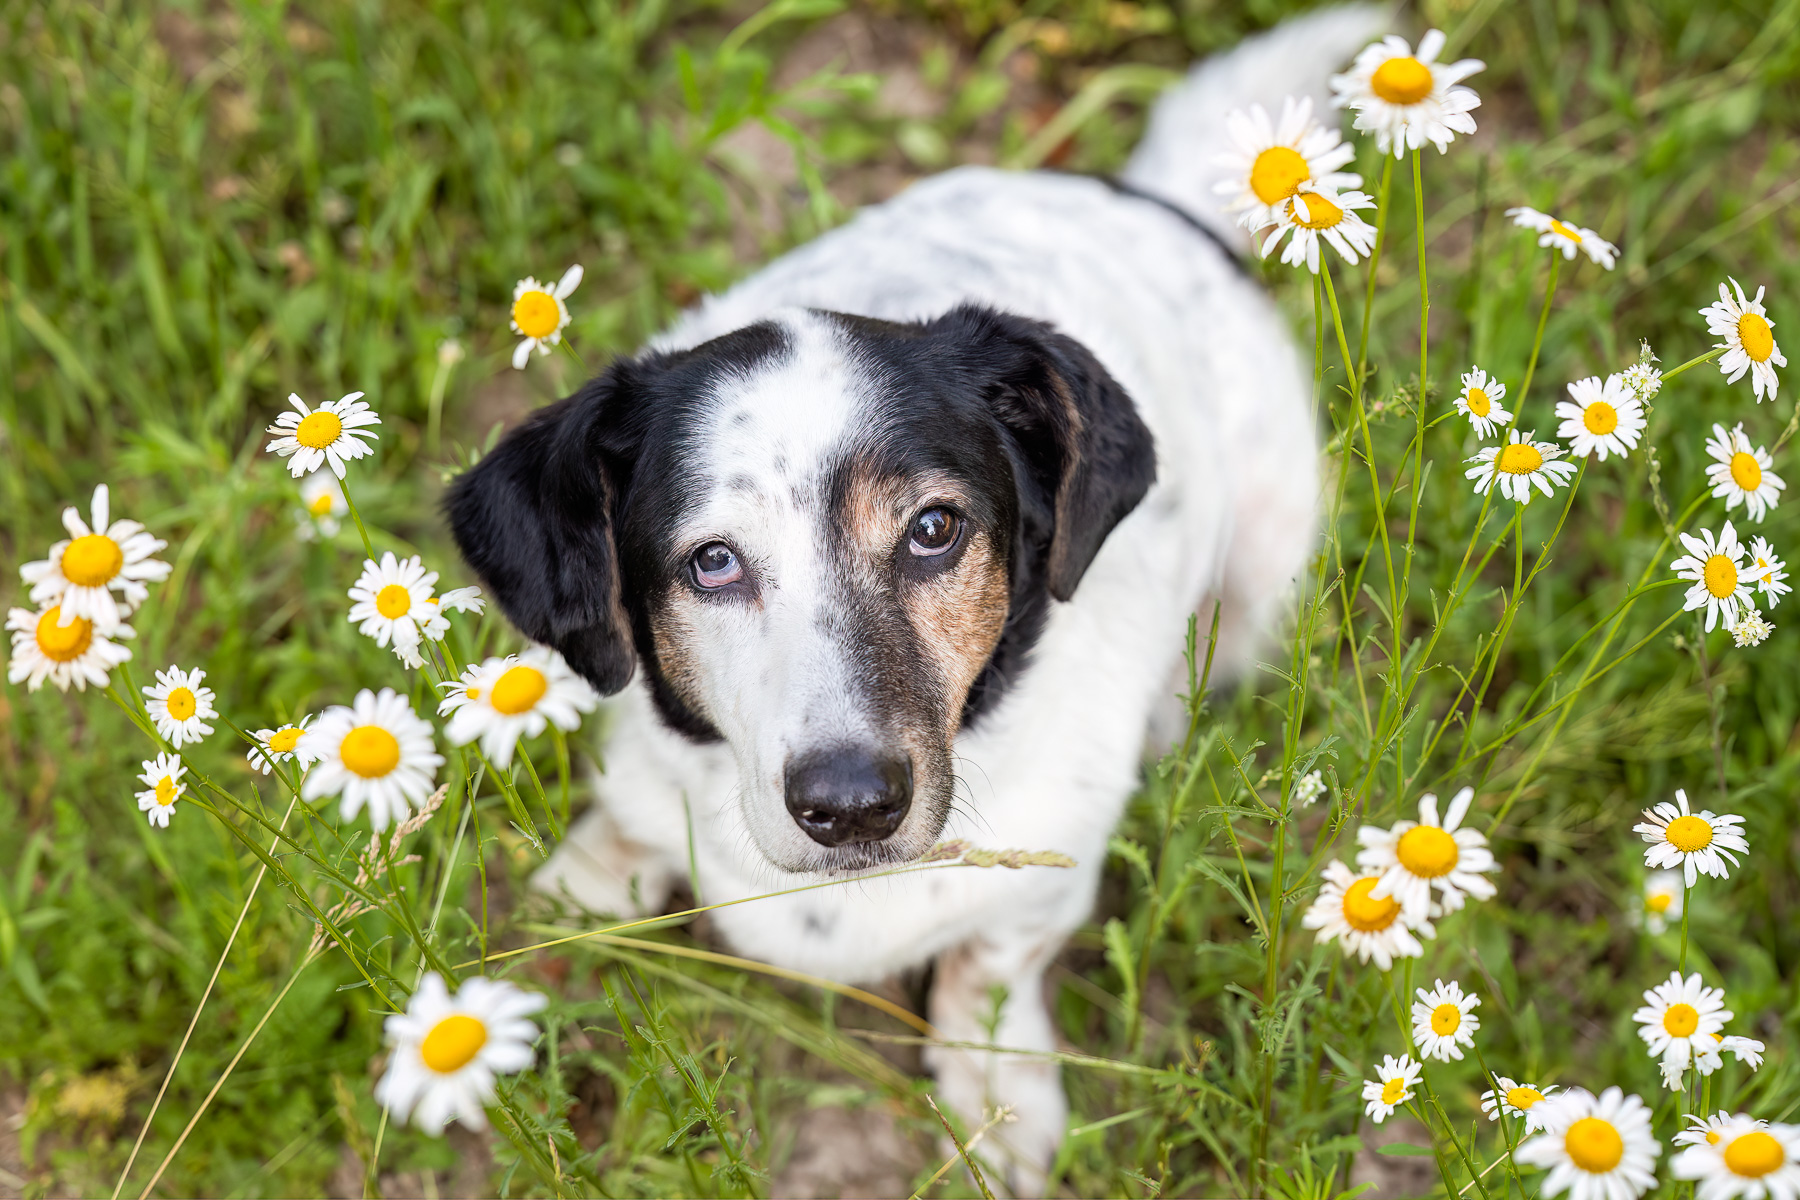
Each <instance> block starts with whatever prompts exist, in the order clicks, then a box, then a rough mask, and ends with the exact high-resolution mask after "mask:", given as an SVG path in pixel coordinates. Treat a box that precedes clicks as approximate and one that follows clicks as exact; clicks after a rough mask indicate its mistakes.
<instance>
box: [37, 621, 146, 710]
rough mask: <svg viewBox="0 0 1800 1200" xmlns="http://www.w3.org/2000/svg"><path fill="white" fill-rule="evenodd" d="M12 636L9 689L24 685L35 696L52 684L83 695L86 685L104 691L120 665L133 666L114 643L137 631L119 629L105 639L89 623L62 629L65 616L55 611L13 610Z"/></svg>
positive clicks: (128, 654) (127, 652)
mask: <svg viewBox="0 0 1800 1200" xmlns="http://www.w3.org/2000/svg"><path fill="white" fill-rule="evenodd" d="M6 627H7V628H8V629H9V630H11V631H12V660H11V661H10V662H9V663H7V666H6V680H7V682H8V683H23V684H24V685H25V688H26V690H27V691H32V692H35V691H37V690H38V688H40V687H42V686H43V685H44V680H46V679H48V680H49V681H50V682H51V683H52V684H54V685H55V686H56V688H57V690H58V691H64V692H66V691H68V690H69V687H70V685H74V688H75V690H76V691H78V692H85V691H86V690H87V686H88V684H90V683H91V684H93V685H94V686H95V687H97V688H103V687H105V686H106V680H107V675H108V673H109V672H111V671H112V669H113V668H114V667H116V666H118V665H119V664H120V663H125V662H130V661H131V651H130V649H128V648H127V647H125V646H121V645H119V644H118V643H117V642H115V641H113V639H114V638H132V637H136V636H137V631H136V630H134V629H132V627H131V626H129V625H117V626H114V627H113V628H112V629H110V630H108V631H106V632H105V633H102V632H100V630H99V629H97V628H95V626H94V623H93V622H92V621H90V620H88V619H87V618H85V617H77V618H75V620H73V621H71V622H69V623H68V624H67V625H65V624H63V617H62V610H61V609H60V608H59V607H58V606H56V605H51V606H50V607H49V608H46V609H44V610H43V611H42V612H32V611H31V610H30V609H28V608H12V609H8V610H7V612H6Z"/></svg>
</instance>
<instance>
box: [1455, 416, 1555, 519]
mask: <svg viewBox="0 0 1800 1200" xmlns="http://www.w3.org/2000/svg"><path fill="white" fill-rule="evenodd" d="M1535 436H1536V435H1535V434H1533V433H1530V432H1525V433H1521V432H1519V431H1518V430H1516V429H1515V430H1513V432H1512V437H1511V439H1510V440H1509V441H1508V442H1507V443H1506V444H1505V445H1504V446H1486V447H1483V448H1482V449H1481V450H1478V451H1476V453H1475V456H1474V457H1473V458H1469V459H1465V460H1464V461H1465V462H1470V463H1474V464H1475V465H1474V466H1472V467H1470V468H1469V469H1468V470H1467V471H1464V472H1463V478H1465V479H1473V480H1474V481H1475V493H1476V495H1480V494H1481V493H1483V492H1485V491H1487V490H1488V489H1489V488H1491V487H1493V486H1494V481H1495V480H1498V481H1499V482H1500V494H1501V495H1502V496H1505V497H1507V498H1508V499H1509V500H1516V501H1518V502H1519V503H1520V504H1530V503H1531V489H1532V486H1533V485H1536V487H1537V489H1538V490H1539V491H1541V492H1543V493H1544V495H1546V496H1549V495H1552V494H1554V492H1555V490H1556V489H1557V488H1558V487H1561V486H1562V485H1563V484H1566V483H1568V482H1569V480H1570V479H1572V478H1574V476H1575V464H1574V463H1572V462H1568V461H1566V460H1564V459H1563V448H1562V447H1561V446H1558V445H1557V444H1556V443H1555V442H1538V441H1533V440H1532V439H1533V438H1534V437H1535Z"/></svg>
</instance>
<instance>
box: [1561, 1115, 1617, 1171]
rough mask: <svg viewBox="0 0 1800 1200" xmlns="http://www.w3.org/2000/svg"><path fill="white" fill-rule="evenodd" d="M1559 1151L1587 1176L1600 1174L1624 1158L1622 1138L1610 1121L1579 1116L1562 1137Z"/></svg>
mask: <svg viewBox="0 0 1800 1200" xmlns="http://www.w3.org/2000/svg"><path fill="white" fill-rule="evenodd" d="M1563 1149H1564V1150H1566V1151H1568V1153H1569V1161H1570V1162H1572V1163H1574V1164H1575V1165H1576V1166H1578V1167H1580V1168H1581V1169H1582V1170H1584V1171H1586V1172H1588V1173H1589V1174H1591V1175H1604V1174H1606V1173H1607V1172H1608V1171H1610V1170H1612V1169H1613V1168H1614V1167H1616V1166H1618V1165H1619V1160H1620V1159H1622V1158H1624V1157H1625V1139H1624V1138H1622V1137H1620V1136H1619V1131H1618V1130H1617V1129H1614V1128H1613V1127H1612V1125H1611V1123H1610V1122H1607V1121H1602V1120H1601V1119H1600V1118H1599V1117H1583V1118H1581V1120H1579V1121H1577V1122H1575V1123H1574V1124H1573V1125H1571V1126H1569V1131H1568V1132H1567V1133H1565V1134H1563Z"/></svg>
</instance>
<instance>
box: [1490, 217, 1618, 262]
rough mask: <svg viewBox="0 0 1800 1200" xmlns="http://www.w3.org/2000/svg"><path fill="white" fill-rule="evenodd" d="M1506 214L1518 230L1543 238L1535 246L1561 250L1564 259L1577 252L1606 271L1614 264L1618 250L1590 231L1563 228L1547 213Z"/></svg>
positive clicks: (1569, 226)
mask: <svg viewBox="0 0 1800 1200" xmlns="http://www.w3.org/2000/svg"><path fill="white" fill-rule="evenodd" d="M1506 215H1507V216H1509V217H1511V218H1512V219H1513V224H1514V225H1517V226H1518V227H1519V228H1521V229H1534V230H1536V231H1537V232H1538V233H1539V234H1541V235H1542V236H1541V237H1539V238H1538V245H1540V246H1544V247H1546V248H1548V249H1551V250H1561V251H1562V256H1563V257H1564V258H1565V259H1569V258H1574V257H1575V251H1577V250H1579V251H1581V252H1582V253H1583V254H1585V255H1587V256H1588V258H1589V259H1590V260H1592V261H1593V262H1597V263H1599V264H1600V265H1601V266H1603V267H1605V268H1606V269H1607V270H1609V271H1610V270H1612V269H1613V261H1614V259H1615V258H1616V257H1617V256H1618V253H1619V248H1618V247H1617V246H1615V245H1613V244H1612V243H1611V242H1609V241H1607V240H1606V239H1605V238H1603V237H1601V236H1600V235H1599V234H1597V233H1595V232H1594V231H1593V230H1592V229H1583V228H1582V227H1581V226H1579V225H1565V224H1563V223H1562V222H1561V221H1559V220H1557V219H1556V218H1555V217H1553V216H1551V215H1550V214H1549V213H1541V212H1539V211H1538V210H1537V209H1535V208H1524V207H1520V208H1509V209H1507V210H1506Z"/></svg>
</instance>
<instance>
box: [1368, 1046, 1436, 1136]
mask: <svg viewBox="0 0 1800 1200" xmlns="http://www.w3.org/2000/svg"><path fill="white" fill-rule="evenodd" d="M1421 1069H1422V1068H1421V1066H1420V1064H1419V1063H1417V1062H1414V1061H1413V1058H1412V1056H1411V1055H1410V1054H1402V1055H1401V1056H1400V1057H1399V1058H1395V1057H1394V1056H1393V1055H1391V1054H1390V1055H1388V1056H1387V1057H1386V1058H1384V1059H1382V1060H1381V1067H1380V1069H1379V1070H1377V1071H1376V1072H1375V1078H1373V1079H1365V1080H1363V1099H1364V1100H1366V1101H1368V1103H1367V1104H1365V1105H1364V1106H1363V1111H1365V1112H1367V1113H1368V1114H1369V1119H1370V1120H1371V1121H1374V1122H1375V1123H1376V1124H1377V1125H1379V1124H1381V1123H1382V1122H1383V1121H1385V1120H1387V1119H1388V1118H1389V1117H1391V1116H1393V1115H1394V1110H1395V1109H1396V1108H1399V1107H1400V1106H1401V1105H1402V1104H1405V1103H1406V1102H1407V1101H1408V1100H1411V1099H1412V1098H1413V1089H1414V1088H1415V1087H1417V1086H1418V1084H1419V1072H1420V1070H1421Z"/></svg>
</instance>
